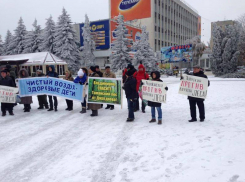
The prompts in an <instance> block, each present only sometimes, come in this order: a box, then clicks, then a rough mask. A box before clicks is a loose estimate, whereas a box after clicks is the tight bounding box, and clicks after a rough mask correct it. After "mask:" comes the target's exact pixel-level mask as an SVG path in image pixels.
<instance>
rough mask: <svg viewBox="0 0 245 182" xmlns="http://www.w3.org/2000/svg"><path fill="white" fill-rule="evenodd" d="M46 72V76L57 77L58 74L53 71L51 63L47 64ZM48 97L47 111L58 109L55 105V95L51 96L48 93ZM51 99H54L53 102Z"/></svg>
mask: <svg viewBox="0 0 245 182" xmlns="http://www.w3.org/2000/svg"><path fill="white" fill-rule="evenodd" d="M48 69H49V70H48V73H47V75H46V76H47V77H54V78H59V75H58V73H56V72H55V68H54V66H53V65H51V66H49V67H48ZM48 99H49V105H50V108H49V110H48V111H53V110H54V111H58V109H57V107H58V101H57V97H56V96H52V95H49V96H48ZM53 99H54V102H53Z"/></svg>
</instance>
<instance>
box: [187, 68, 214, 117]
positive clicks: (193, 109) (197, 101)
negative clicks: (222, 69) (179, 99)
mask: <svg viewBox="0 0 245 182" xmlns="http://www.w3.org/2000/svg"><path fill="white" fill-rule="evenodd" d="M193 76H197V77H203V78H207V79H208V77H207V75H205V74H204V72H203V71H201V67H200V66H199V65H196V66H194V67H193ZM209 85H210V82H209V81H208V86H209ZM188 99H189V104H190V111H191V120H189V122H195V121H197V117H196V105H197V106H198V109H199V114H200V121H201V122H203V121H204V120H205V106H204V99H201V98H195V97H190V96H188Z"/></svg>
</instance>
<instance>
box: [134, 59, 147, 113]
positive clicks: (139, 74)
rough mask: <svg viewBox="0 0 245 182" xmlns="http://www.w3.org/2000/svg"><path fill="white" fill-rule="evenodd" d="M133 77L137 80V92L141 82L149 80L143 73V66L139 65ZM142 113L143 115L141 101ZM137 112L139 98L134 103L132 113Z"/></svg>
mask: <svg viewBox="0 0 245 182" xmlns="http://www.w3.org/2000/svg"><path fill="white" fill-rule="evenodd" d="M134 77H135V79H136V80H137V85H136V90H137V92H138V91H139V88H140V85H141V80H148V79H149V75H148V74H147V73H146V71H145V67H144V66H143V64H140V65H139V67H138V71H137V72H135V73H134ZM141 109H142V112H143V113H145V105H144V103H143V101H142V107H141ZM138 110H139V98H138V99H137V101H135V105H134V111H135V112H136V111H138Z"/></svg>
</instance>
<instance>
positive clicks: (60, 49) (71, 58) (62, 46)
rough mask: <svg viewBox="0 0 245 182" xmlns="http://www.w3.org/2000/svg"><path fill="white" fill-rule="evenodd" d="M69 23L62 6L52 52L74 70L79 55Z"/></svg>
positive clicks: (77, 67)
mask: <svg viewBox="0 0 245 182" xmlns="http://www.w3.org/2000/svg"><path fill="white" fill-rule="evenodd" d="M71 23H72V22H71V19H70V16H69V15H68V14H67V11H66V10H65V9H64V8H63V11H62V15H60V16H59V18H58V23H57V26H56V28H55V39H54V52H55V55H57V56H58V57H59V58H61V59H64V60H65V61H67V63H68V67H69V69H70V70H71V71H73V72H74V71H77V70H78V69H79V68H80V55H79V47H78V43H77V42H76V33H75V31H74V30H73V28H72V24H71Z"/></svg>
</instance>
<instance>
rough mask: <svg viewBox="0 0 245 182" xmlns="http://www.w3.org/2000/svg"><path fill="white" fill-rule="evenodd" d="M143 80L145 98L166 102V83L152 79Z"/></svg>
mask: <svg viewBox="0 0 245 182" xmlns="http://www.w3.org/2000/svg"><path fill="white" fill-rule="evenodd" d="M142 82H143V86H142V96H143V99H144V100H148V101H151V102H157V103H166V96H167V91H166V90H165V87H166V86H167V84H166V83H163V82H157V81H150V80H142Z"/></svg>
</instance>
